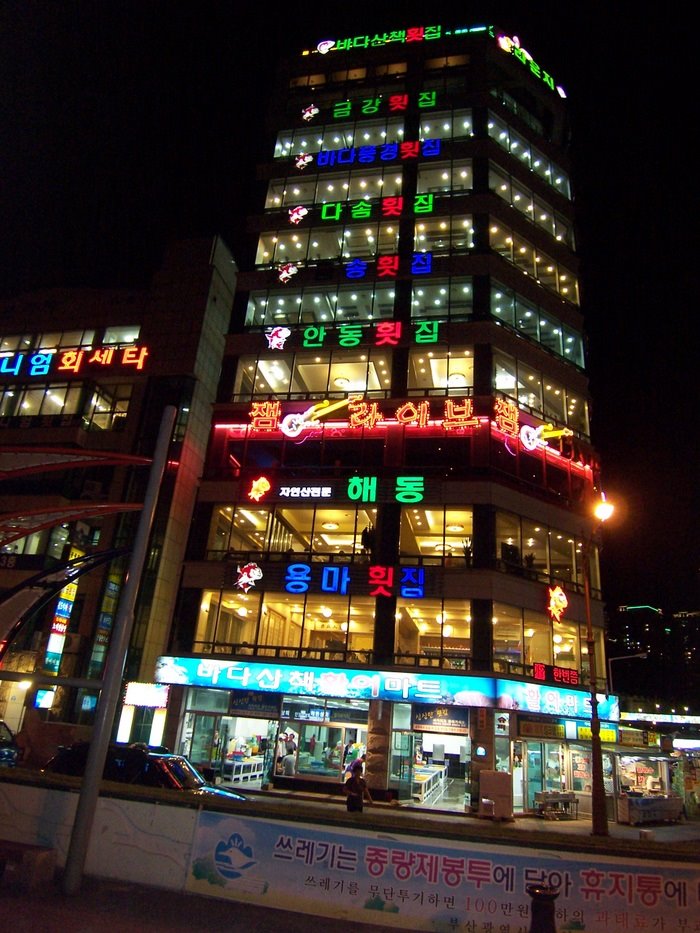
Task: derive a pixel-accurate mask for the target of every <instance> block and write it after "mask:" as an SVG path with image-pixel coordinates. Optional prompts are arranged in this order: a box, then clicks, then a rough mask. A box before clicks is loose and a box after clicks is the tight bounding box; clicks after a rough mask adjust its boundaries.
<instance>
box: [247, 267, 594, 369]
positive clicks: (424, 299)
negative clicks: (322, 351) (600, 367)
mask: <svg viewBox="0 0 700 933" xmlns="http://www.w3.org/2000/svg"><path fill="white" fill-rule="evenodd" d="M471 283H472V280H471V278H469V277H459V276H455V277H454V278H449V279H432V278H430V279H426V280H425V281H424V282H421V283H420V284H416V285H414V287H413V291H412V294H411V318H413V319H415V320H425V319H428V318H429V319H435V320H438V321H465V320H469V319H470V318H471V317H472V313H473V290H472V284H471ZM394 298H395V291H394V286H393V285H382V284H381V283H372V284H369V285H365V286H362V285H361V284H359V283H358V284H355V285H333V286H321V287H319V286H312V287H309V288H302V289H300V290H299V291H297V292H290V291H286V290H281V289H280V290H274V289H273V290H270V291H255V292H251V293H250V295H249V297H248V306H247V309H246V316H245V324H246V327H247V328H251V327H277V326H290V327H294V326H295V325H297V324H325V325H329V324H334V323H335V324H343V323H348V322H361V321H377V320H386V319H389V318H392V317H393V316H394ZM490 310H491V314H492V315H493V317H494V318H496V319H497V320H498V321H500V322H502V323H503V324H505V325H508V326H509V327H512V328H513V329H514V330H517V331H518V332H519V333H520V334H522V335H523V336H525V337H527V338H528V339H529V340H533V341H534V342H535V343H539V344H541V345H542V346H543V347H545V348H546V349H547V350H549V351H550V352H552V353H554V354H556V355H557V356H560V357H562V358H563V359H566V360H568V361H569V362H571V363H574V364H575V365H576V366H579V367H581V368H583V366H584V352H583V338H582V336H581V334H580V333H578V332H577V331H575V330H574V329H573V328H571V327H568V326H567V325H565V324H563V323H562V322H561V321H560V320H559V319H558V318H557V317H555V316H554V315H553V314H551V313H550V312H548V311H547V312H545V311H543V310H542V309H541V308H540V307H538V306H537V305H535V304H533V303H532V302H529V301H526V300H525V299H524V298H523V297H522V296H521V295H518V294H517V293H516V292H515V291H513V289H510V288H506V287H505V286H503V285H501V284H500V283H494V285H493V286H492V288H491V306H490Z"/></svg>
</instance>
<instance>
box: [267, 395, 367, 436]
mask: <svg viewBox="0 0 700 933" xmlns="http://www.w3.org/2000/svg"><path fill="white" fill-rule="evenodd" d="M349 403H350V399H347V398H345V399H342V400H341V401H339V402H334V403H333V404H331V402H330V401H329V400H328V399H324V400H323V401H322V402H318V404H316V405H312V406H311V407H310V408H307V409H306V411H302V412H292V414H290V415H285V417H284V418H283V419H282V420H281V421H280V424H279V429H280V431H281V432H282V433H283V434H284V435H285V436H286V437H299V435H300V434H301V432H302V431H303V430H304V429H305V428H307V427H309V426H310V425H311V424H312V423H313V422H314V421H318V420H319V419H320V418H322V417H324V416H325V415H329V414H330V413H331V412H332V411H336V410H337V409H339V408H345V407H346V406H347V405H349Z"/></svg>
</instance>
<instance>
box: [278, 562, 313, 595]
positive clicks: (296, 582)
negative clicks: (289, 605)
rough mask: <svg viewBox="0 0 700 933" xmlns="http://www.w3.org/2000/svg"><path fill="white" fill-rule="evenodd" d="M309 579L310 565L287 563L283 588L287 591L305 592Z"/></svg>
mask: <svg viewBox="0 0 700 933" xmlns="http://www.w3.org/2000/svg"><path fill="white" fill-rule="evenodd" d="M310 581H311V567H310V566H309V565H308V564H287V570H286V573H285V577H284V588H285V590H286V591H287V592H288V593H306V592H307V591H308V589H309V583H310Z"/></svg>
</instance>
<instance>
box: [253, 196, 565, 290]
mask: <svg viewBox="0 0 700 933" xmlns="http://www.w3.org/2000/svg"><path fill="white" fill-rule="evenodd" d="M477 240H478V241H480V242H485V241H486V240H487V236H486V233H485V232H484V234H483V235H481V236H480V235H479V234H478V232H477V230H476V229H475V226H474V221H473V218H472V217H471V215H468V214H461V215H460V214H456V215H454V216H451V217H450V216H448V217H444V216H443V217H431V218H429V219H421V220H420V221H418V222H417V223H416V224H415V226H414V232H413V250H414V252H417V253H430V254H432V255H435V256H452V255H455V256H456V255H463V254H465V253H468V252H469V251H471V250H473V249H474V246H475V242H477ZM488 243H489V247H490V248H491V249H492V250H495V251H496V252H497V253H499V255H501V256H502V257H503V258H504V259H506V260H507V261H508V262H510V263H512V264H513V265H514V266H516V267H517V268H518V269H519V270H520V271H521V272H524V273H525V274H526V275H528V276H530V277H531V278H533V279H534V280H535V281H536V282H537V283H538V284H539V285H541V286H542V287H543V288H546V289H548V290H549V291H552V292H554V293H556V294H557V295H559V296H560V297H561V298H564V299H566V300H567V301H570V302H572V303H573V304H576V305H577V304H578V303H579V291H578V279H577V277H576V276H575V275H574V274H573V272H572V271H571V270H570V269H568V268H567V267H566V266H565V265H564V264H563V263H562V262H560V261H559V260H557V259H554V257H552V256H550V255H548V254H547V253H545V252H544V251H543V250H540V249H538V248H537V247H536V246H535V245H534V244H533V243H531V242H530V241H529V240H528V239H527V238H526V237H524V236H522V235H521V234H519V233H516V232H515V231H514V230H513V229H512V228H510V227H509V226H506V225H505V224H503V223H501V222H498V221H496V220H492V219H490V218H489V220H488ZM398 247H399V227H398V223H396V222H393V223H392V222H385V223H379V222H373V223H369V222H366V223H364V224H358V223H354V224H349V225H347V226H342V227H334V226H326V227H310V228H306V229H302V230H297V229H294V230H289V229H288V228H285V229H284V230H277V231H270V232H266V233H262V234H261V235H260V237H259V239H258V248H257V253H256V257H255V265H256V267H257V268H258V269H270V268H274V267H275V266H279V265H282V264H286V263H293V264H294V265H296V266H299V265H304V264H310V265H313V264H314V263H317V262H322V261H332V262H349V261H351V260H353V259H366V260H368V261H372V260H374V259H376V258H377V257H378V256H393V255H396V253H397V251H398Z"/></svg>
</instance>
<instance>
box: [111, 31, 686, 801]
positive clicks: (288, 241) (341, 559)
mask: <svg viewBox="0 0 700 933" xmlns="http://www.w3.org/2000/svg"><path fill="white" fill-rule="evenodd" d="M311 38H312V39H313V37H311ZM319 39H322V40H323V41H318V40H319ZM314 41H315V44H312V45H309V46H308V47H307V48H306V49H304V50H300V51H299V52H298V53H297V54H290V56H289V58H288V59H287V60H285V61H284V62H282V63H280V67H279V72H278V80H277V83H276V86H275V90H274V92H273V94H272V95H271V98H270V100H269V101H268V119H267V121H266V123H265V125H264V127H263V126H262V125H261V127H260V138H259V147H258V151H259V152H260V153H261V159H262V161H261V162H260V164H259V166H258V171H257V178H256V181H257V183H258V185H259V187H260V191H261V199H260V204H259V210H258V212H257V213H256V214H255V215H254V216H251V217H250V218H249V221H248V225H247V230H248V234H249V237H250V246H251V250H250V262H249V263H245V262H242V261H241V257H240V256H239V257H236V261H237V264H238V265H239V266H240V267H241V271H240V272H239V273H238V278H237V290H236V295H235V299H234V308H233V315H232V322H233V323H232V327H231V331H230V333H229V334H228V336H227V339H226V346H225V350H224V354H223V361H222V366H221V379H220V381H219V383H218V391H217V395H216V402H215V403H214V405H213V415H212V423H211V432H210V437H209V443H208V449H207V453H206V461H205V462H204V464H203V469H202V472H201V477H198V482H197V483H196V487H197V488H196V501H195V502H194V508H193V514H192V522H191V527H190V533H189V540H188V544H187V551H186V554H185V559H184V563H183V564H182V570H181V574H180V577H179V581H178V584H179V593H178V596H177V600H176V601H175V603H174V605H173V606H172V611H169V610H168V609H167V608H166V611H165V612H164V613H161V614H154V616H153V619H152V622H153V625H154V626H156V629H155V630H157V631H160V628H158V626H160V627H161V628H162V627H163V626H164V625H165V626H167V625H168V623H169V629H170V633H169V638H168V642H167V647H165V648H163V650H162V653H161V654H159V656H158V657H157V658H156V657H155V656H154V651H153V649H154V648H156V647H157V646H158V645H161V644H163V639H162V638H153V639H151V638H149V635H148V630H147V629H146V630H145V631H144V632H143V633H142V635H143V645H144V646H145V648H146V649H147V650H144V651H141V650H140V649H139V646H138V645H136V646H135V649H136V657H137V658H138V660H139V663H138V665H135V664H134V663H132V664H131V665H130V667H129V671H130V676H133V677H134V678H138V680H139V681H140V682H142V681H149V680H150V679H151V678H153V679H154V680H155V682H156V683H157V684H161V685H168V686H169V690H168V691H167V693H168V700H167V711H166V712H165V713H164V712H163V710H162V709H159V704H163V703H164V702H165V700H164V699H163V696H164V692H163V691H157V690H150V689H149V688H148V686H145V687H143V689H142V690H141V691H139V689H138V687H137V685H134V689H133V691H132V692H130V693H127V696H126V702H125V704H124V706H123V708H122V710H121V712H120V716H119V721H118V724H117V731H118V736H119V737H120V738H121V739H123V740H130V741H133V740H139V741H152V742H158V743H159V742H161V741H163V742H164V743H165V744H167V745H169V746H172V747H174V748H175V749H176V750H177V751H179V752H183V753H185V754H187V755H188V756H189V757H190V758H191V759H192V760H193V762H195V763H196V764H198V765H201V766H203V767H206V768H208V769H211V770H212V772H214V773H218V774H219V776H220V777H221V778H222V779H223V780H233V781H245V780H248V781H251V782H252V781H257V782H258V783H259V784H263V785H266V784H272V783H274V784H279V785H283V786H292V787H312V788H316V789H318V788H323V787H332V786H336V787H338V785H339V783H340V779H341V777H342V775H343V772H344V768H345V767H346V766H347V764H348V762H349V761H351V760H353V759H354V758H357V757H363V756H366V760H365V768H366V773H367V777H368V782H369V784H370V786H371V787H372V792H373V795H375V796H376V797H377V799H379V798H380V797H381V794H382V793H384V792H385V793H386V795H388V796H389V795H390V796H392V797H394V798H398V799H399V800H400V801H405V802H411V803H414V804H418V805H426V806H434V805H440V806H444V807H451V808H454V809H457V810H462V811H463V810H464V808H465V807H466V808H468V809H469V808H471V809H472V810H477V809H479V808H480V807H481V806H482V801H483V799H484V798H485V797H488V798H489V799H490V794H491V788H492V787H493V786H494V784H496V783H498V782H500V780H501V779H503V778H504V775H508V776H509V777H508V778H505V780H506V782H507V785H508V796H509V797H511V798H512V800H511V801H510V802H509V803H508V804H507V809H509V810H510V809H512V810H513V811H514V812H524V811H527V810H535V809H536V808H537V807H538V806H539V804H540V802H541V800H542V797H541V794H542V793H543V792H545V791H550V792H557V793H566V794H574V795H575V797H576V802H577V803H576V805H577V806H578V807H579V808H580V809H579V814H580V815H581V816H583V815H586V814H590V813H591V809H592V807H591V797H592V795H591V786H592V763H593V755H592V752H591V727H590V725H591V690H590V686H591V685H590V680H591V677H590V667H589V662H588V658H589V643H590V642H591V641H592V642H593V643H594V644H595V666H594V671H595V673H596V675H597V676H596V685H597V687H598V694H597V696H598V704H597V706H598V712H599V714H600V719H601V720H602V730H601V736H602V739H603V743H604V751H603V769H604V780H605V792H606V794H607V798H608V809H609V812H610V814H611V815H612V814H613V813H614V801H615V798H616V796H617V793H618V791H619V789H620V787H621V786H629V785H630V784H632V783H634V784H635V786H636V785H637V784H638V783H641V782H642V781H643V780H644V781H646V780H647V778H649V777H650V776H652V777H653V778H654V779H662V778H664V779H667V778H668V775H663V774H662V773H661V769H662V768H664V767H665V764H664V762H663V761H661V760H660V758H658V756H656V757H654V752H655V751H657V745H658V741H657V742H656V745H655V738H654V736H653V735H649V736H647V735H646V734H645V735H644V736H642V733H641V732H639V734H637V733H635V732H634V730H632V729H627V730H623V729H621V728H620V726H619V722H618V720H619V710H618V704H617V702H616V698H615V697H614V696H608V695H607V690H606V678H605V673H606V659H605V652H604V616H603V606H602V598H601V581H600V577H599V569H598V553H597V535H598V523H597V521H596V520H595V519H594V518H593V514H592V511H593V505H594V503H595V502H596V501H597V500H599V499H600V497H601V494H602V488H601V481H600V470H599V462H598V456H597V454H596V451H595V449H594V447H593V444H592V440H591V423H590V422H591V417H590V416H591V404H590V398H589V384H588V377H587V374H586V359H585V352H584V351H585V333H584V316H583V312H582V300H583V299H585V290H584V289H583V287H582V285H581V283H580V281H579V260H578V258H577V242H576V229H575V211H574V200H573V196H574V191H573V183H572V165H571V162H570V157H569V153H568V144H569V139H570V133H569V129H570V128H569V124H568V119H567V101H566V98H565V92H564V90H563V89H562V87H561V86H560V78H559V76H558V75H553V74H551V72H550V71H548V65H547V62H544V61H539V60H538V59H537V57H536V56H535V55H534V54H531V53H530V52H529V51H528V49H527V47H526V46H524V45H522V44H521V42H520V41H519V40H518V39H516V38H514V37H509V36H508V35H505V34H503V33H502V32H501V31H499V29H497V28H496V27H495V26H465V27H464V28H454V27H448V26H444V25H433V26H430V27H421V28H408V26H405V27H402V26H401V25H400V24H397V30H396V31H395V32H391V33H387V34H380V35H378V34H374V33H371V32H368V33H367V34H363V33H362V32H358V34H356V35H353V36H336V37H316V39H315V40H314ZM534 41H536V39H535V38H533V42H534ZM252 181H253V180H252V179H251V182H252ZM584 304H585V301H584ZM591 313H594V312H591ZM191 491H192V493H193V495H194V486H192V487H191ZM169 579H170V581H171V582H172V577H170V578H169ZM168 612H169V614H168ZM591 634H592V638H591ZM150 663H152V667H149V664H150ZM142 686H143V685H142ZM150 687H153V684H151V685H150ZM285 736H286V737H287V738H288V741H287V744H288V745H289V746H290V748H293V754H294V774H293V775H288V774H281V773H279V772H278V769H277V766H276V762H277V758H278V756H279V752H278V749H281V747H282V745H283V744H284V743H282V741H281V739H282V738H283V737H285ZM656 738H657V739H658V737H656ZM622 746H626V748H622ZM623 752H625V754H623ZM640 763H641V764H640ZM649 769H651V771H650V770H649Z"/></svg>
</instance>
